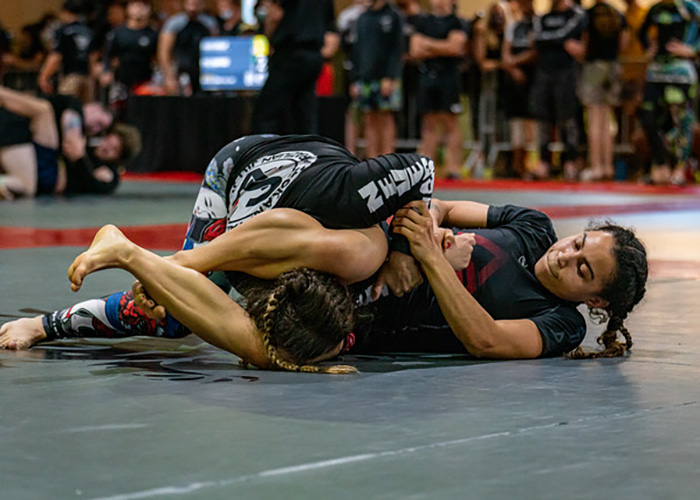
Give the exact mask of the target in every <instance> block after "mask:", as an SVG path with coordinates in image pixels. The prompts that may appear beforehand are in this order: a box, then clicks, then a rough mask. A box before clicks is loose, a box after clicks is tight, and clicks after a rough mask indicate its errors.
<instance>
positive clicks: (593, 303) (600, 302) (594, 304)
mask: <svg viewBox="0 0 700 500" xmlns="http://www.w3.org/2000/svg"><path fill="white" fill-rule="evenodd" d="M584 304H586V305H587V306H588V307H590V308H593V309H603V308H604V307H608V306H609V305H610V302H608V301H607V300H605V299H602V298H600V297H598V296H597V295H596V296H595V297H593V298H590V299H588V300H586V301H584Z"/></svg>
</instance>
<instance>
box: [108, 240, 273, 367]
mask: <svg viewBox="0 0 700 500" xmlns="http://www.w3.org/2000/svg"><path fill="white" fill-rule="evenodd" d="M120 267H122V268H123V269H125V270H127V271H129V272H130V273H131V274H133V275H134V277H135V278H136V279H138V280H139V281H140V282H141V283H142V284H143V286H144V288H145V289H146V290H147V291H148V293H149V295H150V296H151V297H152V298H153V299H154V300H155V301H156V302H157V303H158V304H160V305H162V306H163V307H165V309H166V310H167V311H168V312H169V313H170V314H171V315H172V316H173V317H174V318H175V319H177V320H178V321H179V322H180V323H182V324H183V325H184V326H185V327H187V328H188V329H189V330H191V331H192V332H194V333H196V334H197V335H198V336H200V337H201V338H202V339H203V340H205V341H207V342H209V343H211V344H213V345H215V346H217V347H219V348H221V349H224V350H226V351H229V352H231V353H233V354H235V355H237V356H239V357H241V358H243V359H245V360H246V361H248V362H250V363H252V364H254V365H256V366H260V367H265V366H267V365H268V361H267V357H266V355H265V349H264V346H263V343H262V339H261V337H260V335H259V334H258V333H257V330H256V328H255V325H254V324H253V322H252V320H251V319H250V317H249V316H248V315H247V314H246V312H245V311H244V310H243V309H242V308H241V307H240V306H238V305H237V304H236V303H235V302H233V301H232V300H231V299H230V298H229V297H228V296H227V295H226V294H225V293H224V292H222V291H221V290H220V289H219V288H218V287H217V286H216V285H215V284H213V283H212V282H211V281H209V280H208V279H207V278H205V277H204V276H203V275H202V274H200V273H198V272H197V271H194V270H191V269H185V268H183V267H180V266H177V265H175V264H173V263H171V262H168V261H167V260H165V259H163V258H161V257H159V256H157V255H155V254H153V253H151V252H149V251H147V250H144V249H142V248H140V247H136V246H133V247H130V249H129V250H128V251H127V252H125V255H124V256H123V258H122V261H121V266H120Z"/></svg>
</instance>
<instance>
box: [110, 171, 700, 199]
mask: <svg viewBox="0 0 700 500" xmlns="http://www.w3.org/2000/svg"><path fill="white" fill-rule="evenodd" d="M203 178H204V176H203V175H202V174H199V173H197V172H174V171H166V172H151V173H138V172H127V173H126V174H124V179H125V180H129V181H135V182H163V181H166V182H183V183H190V182H192V183H200V182H202V179H203ZM435 188H436V189H444V190H448V191H449V190H480V191H550V192H561V191H565V192H573V193H612V194H647V195H668V194H678V195H693V194H700V186H649V185H644V184H634V183H631V182H595V183H572V182H564V181H522V180H512V179H494V180H447V179H437V180H436V181H435Z"/></svg>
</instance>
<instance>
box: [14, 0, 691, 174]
mask: <svg viewBox="0 0 700 500" xmlns="http://www.w3.org/2000/svg"><path fill="white" fill-rule="evenodd" d="M157 5H158V10H157V11H156V10H155V9H154V8H153V6H152V5H151V3H150V1H149V0H116V1H114V2H112V3H110V4H109V5H108V6H107V7H106V9H105V12H103V13H101V15H97V13H96V10H95V8H94V6H93V5H92V3H91V2H90V0H67V1H66V2H65V3H64V4H63V9H62V11H61V12H60V14H59V15H58V16H57V17H56V16H51V15H46V16H44V17H43V18H42V19H41V20H40V21H38V22H36V23H34V24H31V25H28V26H25V27H24V28H22V30H21V34H20V36H18V37H16V43H15V48H14V50H9V49H8V48H9V45H10V44H9V40H8V39H5V38H3V39H2V40H0V51H2V50H4V51H5V54H4V55H3V59H2V60H3V63H4V65H5V67H8V68H18V69H22V70H27V69H30V70H31V69H34V70H36V71H37V72H38V77H37V84H38V87H39V88H40V89H41V90H42V91H43V92H44V93H47V94H51V93H54V92H58V93H61V94H72V95H75V96H77V97H78V98H80V99H81V100H82V101H83V102H87V101H90V100H93V99H96V98H98V99H99V98H101V99H102V100H103V101H104V102H108V103H109V104H110V106H111V108H112V110H113V111H115V112H116V113H117V114H118V113H119V110H120V107H121V106H123V105H124V103H125V101H126V98H127V97H128V96H129V95H130V94H133V93H145V94H167V95H191V94H193V93H197V92H198V91H199V90H200V89H199V76H198V75H199V42H200V41H201V40H202V38H204V37H207V36H216V35H229V36H238V35H253V34H264V35H266V36H267V37H268V38H269V39H270V45H271V56H270V59H269V77H268V81H267V82H266V85H265V87H264V88H263V90H262V92H261V94H260V96H261V98H260V99H258V103H257V105H256V110H255V113H254V116H253V124H252V127H251V130H252V131H253V132H259V133H268V132H271V133H280V132H301V133H309V132H310V133H316V132H319V130H318V124H317V121H318V119H317V107H316V103H315V89H316V86H315V84H316V82H317V80H318V77H319V74H320V73H321V68H322V67H323V66H324V61H325V63H328V61H330V60H331V59H334V60H335V61H341V62H342V66H343V68H345V70H346V71H345V72H344V74H343V76H342V77H340V78H336V81H337V82H341V83H336V85H335V88H336V92H337V93H343V92H347V94H348V95H349V97H350V101H351V104H350V106H349V109H348V113H347V117H346V146H347V147H348V148H349V149H350V150H352V151H356V150H358V151H359V150H360V148H358V140H357V139H358V137H360V136H363V138H364V142H362V143H361V144H362V145H363V146H364V148H363V151H362V152H363V153H364V155H365V156H367V157H372V156H376V155H379V154H386V153H390V152H392V151H394V150H395V149H396V147H397V135H402V134H403V133H404V131H405V129H406V128H407V127H408V128H410V127H412V126H413V127H414V129H415V130H417V131H419V132H418V133H416V140H418V141H419V146H418V149H419V150H420V152H421V153H422V154H425V155H428V156H430V157H435V158H438V159H440V160H441V161H440V163H441V164H442V170H441V175H443V176H445V177H448V178H460V177H463V176H465V175H472V176H481V175H482V173H483V171H484V168H486V169H492V171H493V172H494V174H495V175H502V176H515V177H522V178H535V179H548V178H550V177H552V176H561V177H564V178H566V179H567V180H571V181H574V180H583V181H601V180H611V179H613V178H618V179H620V178H624V177H627V178H629V177H632V175H633V174H634V176H635V177H637V178H639V179H644V180H646V181H649V182H653V183H658V184H667V183H676V184H683V183H685V182H691V181H693V180H695V177H696V175H697V174H698V168H697V161H696V160H695V158H694V155H693V136H694V133H695V124H696V118H695V112H694V108H695V100H694V98H695V92H696V85H697V74H696V70H695V60H696V53H697V49H698V47H700V36H698V13H699V12H700V4H698V3H697V2H696V0H662V1H660V2H659V3H656V4H654V5H653V6H652V7H651V8H650V9H646V8H643V7H642V6H640V5H639V4H638V3H637V0H627V5H626V9H625V11H624V13H623V12H621V11H619V10H617V9H616V8H615V7H613V6H612V5H611V4H610V3H608V2H607V1H605V0H595V2H594V3H593V4H592V5H591V6H587V7H588V8H587V9H584V8H583V7H581V6H580V5H578V4H577V3H576V0H553V2H552V4H551V9H550V10H549V11H548V12H543V13H541V14H540V15H538V13H536V12H535V9H534V7H533V1H532V0H498V1H496V2H495V3H493V4H492V5H491V6H490V7H489V8H488V9H486V10H485V11H484V12H480V13H478V14H477V15H475V16H474V17H473V18H470V19H465V18H462V17H460V16H458V15H457V8H456V2H455V1H454V0H430V2H418V1H417V0H394V1H391V0H355V1H354V2H353V3H352V5H351V6H349V7H348V8H346V9H344V10H342V11H341V12H339V13H338V16H337V18H336V16H335V13H334V6H333V2H332V1H331V0H324V1H323V2H309V1H308V0H300V1H298V2H289V1H283V0H260V1H258V2H257V5H256V6H255V22H254V23H252V24H246V23H244V22H243V21H242V15H241V3H240V1H238V0H217V1H216V2H214V3H212V4H211V5H207V4H206V2H205V0H184V1H181V0H163V1H162V2H160V3H159V4H157ZM207 7H209V8H210V10H207ZM424 7H429V8H425V9H424ZM97 19H102V21H101V22H98V21H97ZM339 46H340V48H341V50H339V51H338V50H337V49H338V47H339ZM3 47H5V49H3ZM338 76H340V74H339V75H338ZM292 105H293V106H292ZM290 106H292V107H293V110H291V111H290V110H289V109H287V108H289V107H290ZM285 113H286V115H287V118H289V117H290V116H291V117H292V119H293V120H295V123H293V124H292V126H291V127H289V126H288V127H284V126H283V125H282V122H281V117H282V116H283V115H284V114H285ZM360 117H361V119H360ZM397 117H398V122H399V126H398V127H397ZM622 122H624V123H625V124H627V125H626V127H625V128H626V133H627V136H626V137H625V138H624V139H625V141H627V142H629V143H633V146H634V147H633V150H634V151H635V152H639V153H640V154H639V155H633V156H635V157H633V158H632V157H630V158H628V160H629V161H628V162H627V163H628V167H633V166H635V168H634V169H633V168H627V174H626V175H625V173H624V170H625V169H624V168H622V169H621V168H620V165H621V164H622V165H624V164H625V163H624V158H621V157H620V156H619V155H616V142H615V138H616V136H618V132H619V130H620V128H621V126H620V124H621V123H622ZM407 124H408V125H407ZM397 129H398V130H399V132H398V133H397ZM441 144H444V149H442V150H441V149H440V145H441ZM465 145H467V146H468V149H469V151H467V148H465ZM467 153H469V154H467ZM617 153H620V151H619V150H618V151H617Z"/></svg>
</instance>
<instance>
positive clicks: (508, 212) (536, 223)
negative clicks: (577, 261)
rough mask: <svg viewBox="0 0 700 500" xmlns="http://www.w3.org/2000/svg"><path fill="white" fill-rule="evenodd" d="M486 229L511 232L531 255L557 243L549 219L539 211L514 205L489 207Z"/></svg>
mask: <svg viewBox="0 0 700 500" xmlns="http://www.w3.org/2000/svg"><path fill="white" fill-rule="evenodd" d="M487 227H488V228H490V229H496V228H498V229H505V230H509V231H512V232H513V233H515V234H516V235H517V237H518V238H519V239H520V240H521V242H522V244H523V245H524V246H525V247H526V248H528V249H529V250H530V252H532V253H533V254H538V252H539V251H543V250H546V249H547V248H549V247H550V246H551V245H553V244H554V242H556V241H557V235H556V233H555V232H554V226H553V224H552V221H551V219H550V218H549V217H548V216H547V215H546V214H544V213H542V212H540V211H539V210H534V209H531V208H525V207H518V206H515V205H504V206H501V207H499V206H490V207H489V209H488V215H487Z"/></svg>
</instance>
